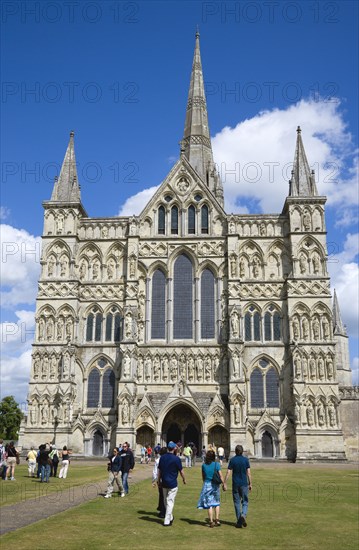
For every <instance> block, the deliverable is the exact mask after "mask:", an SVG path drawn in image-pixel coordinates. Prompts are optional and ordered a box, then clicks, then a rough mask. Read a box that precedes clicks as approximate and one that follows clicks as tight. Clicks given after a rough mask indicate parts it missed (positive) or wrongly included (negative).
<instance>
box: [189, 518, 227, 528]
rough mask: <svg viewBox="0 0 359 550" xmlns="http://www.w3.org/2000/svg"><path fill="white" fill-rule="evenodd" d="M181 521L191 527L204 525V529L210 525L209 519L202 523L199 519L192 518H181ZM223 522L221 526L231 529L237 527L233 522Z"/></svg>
mask: <svg viewBox="0 0 359 550" xmlns="http://www.w3.org/2000/svg"><path fill="white" fill-rule="evenodd" d="M181 521H185V522H186V523H188V524H189V525H202V526H204V527H207V526H208V524H209V520H208V518H206V519H205V520H203V521H200V520H198V519H190V518H181ZM220 522H221V525H229V526H230V527H235V526H236V524H235V523H233V521H223V520H222V519H221V520H220Z"/></svg>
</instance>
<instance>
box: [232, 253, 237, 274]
mask: <svg viewBox="0 0 359 550" xmlns="http://www.w3.org/2000/svg"><path fill="white" fill-rule="evenodd" d="M236 276H237V257H236V255H235V254H232V256H231V277H236Z"/></svg>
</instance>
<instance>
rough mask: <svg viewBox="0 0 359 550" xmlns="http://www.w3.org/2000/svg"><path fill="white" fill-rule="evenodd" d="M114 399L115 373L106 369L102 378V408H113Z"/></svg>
mask: <svg viewBox="0 0 359 550" xmlns="http://www.w3.org/2000/svg"><path fill="white" fill-rule="evenodd" d="M114 397H115V373H114V372H113V370H112V369H107V370H106V371H105V373H104V375H103V378H102V407H104V408H108V407H113V406H114Z"/></svg>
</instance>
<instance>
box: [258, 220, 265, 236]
mask: <svg viewBox="0 0 359 550" xmlns="http://www.w3.org/2000/svg"><path fill="white" fill-rule="evenodd" d="M259 234H260V236H261V237H265V236H266V234H267V231H266V224H265V223H264V222H262V223H261V224H260V225H259Z"/></svg>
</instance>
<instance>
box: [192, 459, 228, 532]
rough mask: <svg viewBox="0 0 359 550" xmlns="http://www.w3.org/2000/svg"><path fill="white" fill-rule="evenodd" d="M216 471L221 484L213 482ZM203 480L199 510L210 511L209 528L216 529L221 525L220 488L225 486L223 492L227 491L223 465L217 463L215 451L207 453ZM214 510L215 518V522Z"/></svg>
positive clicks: (203, 466)
mask: <svg viewBox="0 0 359 550" xmlns="http://www.w3.org/2000/svg"><path fill="white" fill-rule="evenodd" d="M215 471H217V472H218V475H219V478H220V480H221V482H220V483H215V482H214V481H213V475H214V473H215ZM202 479H203V487H202V491H201V494H200V496H199V500H198V504H197V508H199V509H200V510H208V519H209V524H208V527H215V526H219V525H221V524H220V522H219V507H220V488H221V485H222V486H223V490H224V491H225V490H226V485H225V483H224V480H223V476H222V472H221V465H220V464H219V462H216V455H215V453H214V451H212V450H211V451H207V453H206V458H205V461H204V463H203V464H202ZM213 508H214V512H215V517H214V520H213Z"/></svg>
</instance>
